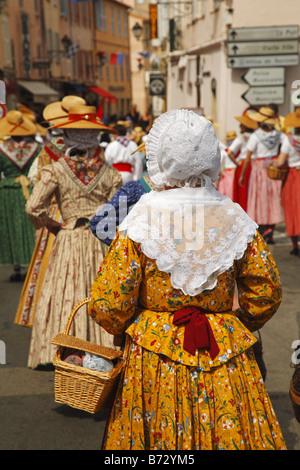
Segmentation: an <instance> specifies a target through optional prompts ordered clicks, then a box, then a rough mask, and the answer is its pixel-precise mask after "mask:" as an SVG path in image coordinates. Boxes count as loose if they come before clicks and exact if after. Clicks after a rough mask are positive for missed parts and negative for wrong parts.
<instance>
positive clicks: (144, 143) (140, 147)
mask: <svg viewBox="0 0 300 470" xmlns="http://www.w3.org/2000/svg"><path fill="white" fill-rule="evenodd" d="M136 152H143V153H146V142H143V143H141V144H140V145H139V146H138V148H137V149H135V150H134V152H132V154H131V155H134V154H135V153H136Z"/></svg>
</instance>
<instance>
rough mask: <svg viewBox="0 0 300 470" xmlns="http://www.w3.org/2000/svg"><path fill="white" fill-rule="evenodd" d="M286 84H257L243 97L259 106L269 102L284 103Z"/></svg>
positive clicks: (251, 103) (253, 104)
mask: <svg viewBox="0 0 300 470" xmlns="http://www.w3.org/2000/svg"><path fill="white" fill-rule="evenodd" d="M284 90H285V87H284V86H268V87H266V86H256V87H253V88H249V89H248V90H247V91H246V93H244V94H243V95H242V98H243V99H244V100H245V101H247V103H249V104H250V105H252V106H259V105H264V104H268V103H275V104H283V103H284Z"/></svg>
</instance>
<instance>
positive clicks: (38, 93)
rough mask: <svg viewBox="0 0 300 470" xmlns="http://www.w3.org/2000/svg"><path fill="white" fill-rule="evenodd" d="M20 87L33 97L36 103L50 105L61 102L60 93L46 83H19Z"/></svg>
mask: <svg viewBox="0 0 300 470" xmlns="http://www.w3.org/2000/svg"><path fill="white" fill-rule="evenodd" d="M18 85H19V86H21V87H22V88H25V90H27V91H29V93H31V94H32V95H33V101H34V102H35V103H43V104H46V103H49V102H51V101H57V100H59V93H58V92H57V91H56V90H53V88H50V87H49V86H48V85H46V83H43V82H36V81H25V80H20V81H18Z"/></svg>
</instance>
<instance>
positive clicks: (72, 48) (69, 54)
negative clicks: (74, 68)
mask: <svg viewBox="0 0 300 470" xmlns="http://www.w3.org/2000/svg"><path fill="white" fill-rule="evenodd" d="M79 49H80V48H79V46H78V45H76V44H72V46H70V47H69V48H68V50H67V52H66V56H67V57H68V59H70V58H71V57H73V56H74V55H76V54H77V52H78V50H79Z"/></svg>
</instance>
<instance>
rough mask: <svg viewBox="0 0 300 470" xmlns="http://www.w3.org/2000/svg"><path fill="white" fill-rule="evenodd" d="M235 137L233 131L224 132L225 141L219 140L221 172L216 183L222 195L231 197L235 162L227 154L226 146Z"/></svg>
mask: <svg viewBox="0 0 300 470" xmlns="http://www.w3.org/2000/svg"><path fill="white" fill-rule="evenodd" d="M236 137H237V134H236V132H235V131H228V132H226V137H225V142H226V143H223V142H220V151H221V173H220V180H219V184H218V190H219V191H220V193H221V194H223V196H229V197H230V199H233V182H234V175H235V169H236V164H235V163H234V162H233V161H232V160H231V159H230V158H229V156H228V147H229V145H230V144H231V142H232V141H233V140H234V139H235V138H236Z"/></svg>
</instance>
